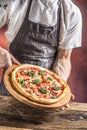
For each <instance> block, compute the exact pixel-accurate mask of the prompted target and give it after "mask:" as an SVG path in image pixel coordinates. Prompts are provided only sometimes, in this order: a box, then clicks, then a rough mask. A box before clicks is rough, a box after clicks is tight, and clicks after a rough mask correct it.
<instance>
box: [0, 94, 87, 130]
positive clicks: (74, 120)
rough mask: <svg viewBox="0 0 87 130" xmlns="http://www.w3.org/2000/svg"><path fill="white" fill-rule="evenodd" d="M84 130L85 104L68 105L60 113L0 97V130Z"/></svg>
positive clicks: (86, 105) (86, 109)
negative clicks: (68, 106)
mask: <svg viewBox="0 0 87 130" xmlns="http://www.w3.org/2000/svg"><path fill="white" fill-rule="evenodd" d="M25 129H27V130H30V129H33V130H86V129H87V104H86V103H74V102H72V103H70V108H68V109H66V110H64V111H60V110H59V109H57V108H56V109H55V110H48V109H45V110H41V109H38V108H37V109H36V108H32V107H29V106H27V105H26V104H23V103H21V102H19V101H17V100H16V99H14V98H13V97H11V96H0V130H25Z"/></svg>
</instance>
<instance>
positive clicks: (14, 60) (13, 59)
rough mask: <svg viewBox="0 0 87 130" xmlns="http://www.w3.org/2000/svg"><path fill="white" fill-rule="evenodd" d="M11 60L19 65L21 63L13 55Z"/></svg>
mask: <svg viewBox="0 0 87 130" xmlns="http://www.w3.org/2000/svg"><path fill="white" fill-rule="evenodd" d="M11 60H12V62H13V63H14V64H17V65H19V64H20V63H19V62H18V61H17V60H16V59H15V58H14V57H13V56H12V55H11Z"/></svg>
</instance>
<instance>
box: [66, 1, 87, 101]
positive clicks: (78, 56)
mask: <svg viewBox="0 0 87 130" xmlns="http://www.w3.org/2000/svg"><path fill="white" fill-rule="evenodd" d="M74 2H75V3H76V4H77V5H78V7H79V8H80V10H81V13H82V18H83V32H82V47H81V48H78V49H74V51H73V53H72V57H71V60H72V72H71V76H70V78H69V82H68V83H69V85H70V88H71V90H72V93H73V94H74V95H75V97H76V99H75V101H77V102H87V38H86V37H87V0H74Z"/></svg>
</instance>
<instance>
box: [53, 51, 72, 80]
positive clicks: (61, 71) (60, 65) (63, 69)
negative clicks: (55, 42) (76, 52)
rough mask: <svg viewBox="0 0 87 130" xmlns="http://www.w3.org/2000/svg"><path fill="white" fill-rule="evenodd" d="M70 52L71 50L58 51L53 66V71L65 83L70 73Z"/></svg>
mask: <svg viewBox="0 0 87 130" xmlns="http://www.w3.org/2000/svg"><path fill="white" fill-rule="evenodd" d="M71 52H72V50H62V49H60V50H59V53H58V55H57V58H56V61H55V63H54V66H53V71H54V72H55V73H56V74H58V75H59V76H60V77H61V78H62V79H64V80H65V81H67V79H68V78H69V76H70V72H71V61H70V57H71Z"/></svg>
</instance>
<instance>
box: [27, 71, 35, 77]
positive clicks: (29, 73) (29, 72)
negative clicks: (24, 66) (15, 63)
mask: <svg viewBox="0 0 87 130" xmlns="http://www.w3.org/2000/svg"><path fill="white" fill-rule="evenodd" d="M26 74H28V75H29V76H30V77H33V76H34V73H33V71H27V72H26Z"/></svg>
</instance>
